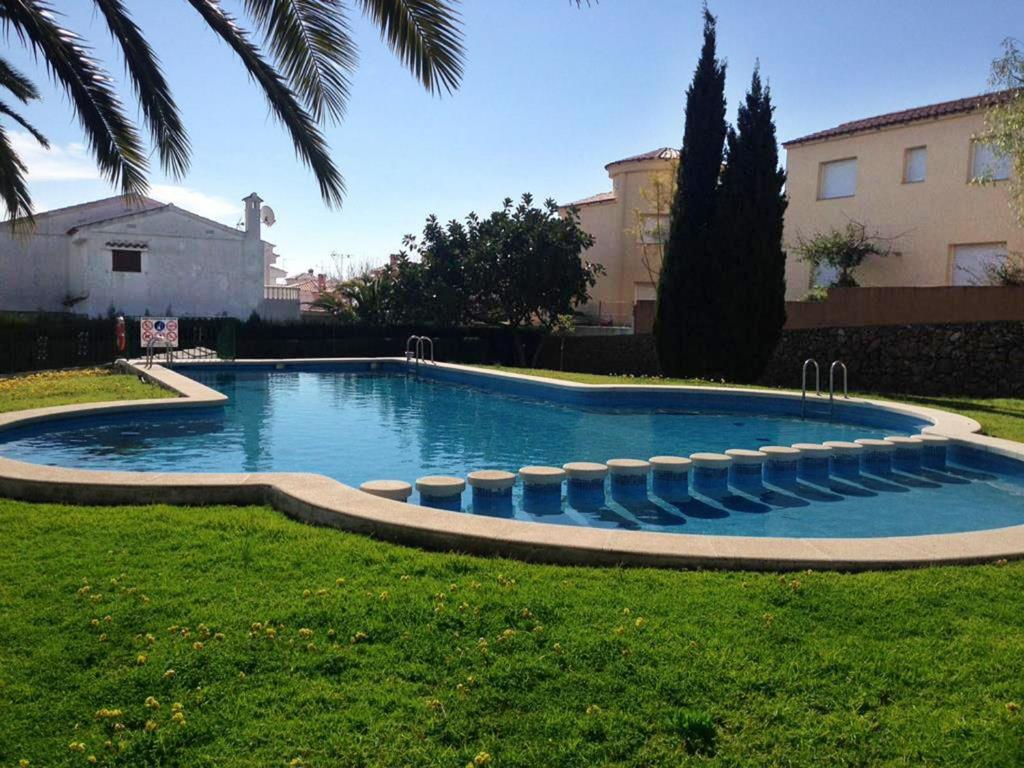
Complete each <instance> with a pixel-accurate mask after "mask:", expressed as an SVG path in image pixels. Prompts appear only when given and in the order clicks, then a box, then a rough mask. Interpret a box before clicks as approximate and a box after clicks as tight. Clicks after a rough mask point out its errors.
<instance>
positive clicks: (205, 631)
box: [196, 624, 210, 638]
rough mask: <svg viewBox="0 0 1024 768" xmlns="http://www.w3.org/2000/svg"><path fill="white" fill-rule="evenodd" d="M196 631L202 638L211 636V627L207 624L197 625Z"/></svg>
mask: <svg viewBox="0 0 1024 768" xmlns="http://www.w3.org/2000/svg"><path fill="white" fill-rule="evenodd" d="M196 632H198V633H199V636H200V637H202V638H207V637H209V636H210V628H209V627H207V626H206V625H205V624H200V625H199V626H198V627H196Z"/></svg>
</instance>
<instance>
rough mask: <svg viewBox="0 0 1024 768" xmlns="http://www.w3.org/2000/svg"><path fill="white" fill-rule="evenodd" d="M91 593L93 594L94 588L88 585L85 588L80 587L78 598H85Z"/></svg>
mask: <svg viewBox="0 0 1024 768" xmlns="http://www.w3.org/2000/svg"><path fill="white" fill-rule="evenodd" d="M90 592H92V587H90V586H89V585H88V584H86V585H85V586H84V587H79V588H78V596H79V597H85V596H86V595H88V594H89V593H90Z"/></svg>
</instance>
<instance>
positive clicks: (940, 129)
mask: <svg viewBox="0 0 1024 768" xmlns="http://www.w3.org/2000/svg"><path fill="white" fill-rule="evenodd" d="M1006 96H1007V93H1006V92H1002V93H994V94H986V95H983V96H975V97H972V98H967V99H959V100H957V101H948V102H943V103H941V104H932V105H929V106H925V107H917V108H915V109H908V110H904V111H902V112H894V113H891V114H887V115H879V116H878V117H871V118H867V119H863V120H855V121H853V122H849V123H843V124H842V125H838V126H836V127H835V128H830V129H828V130H825V131H821V132H818V133H813V134H811V135H809V136H803V137H801V138H798V139H794V140H793V141H790V142H787V143H785V144H784V145H783V146H784V147H785V148H786V153H787V155H786V156H787V160H786V171H787V182H786V193H787V196H788V198H789V208H788V209H787V211H786V227H785V235H784V242H785V244H786V247H787V250H788V251H789V254H790V255H789V258H788V259H787V264H786V284H787V288H786V298H787V299H790V300H799V299H802V298H804V297H805V296H806V294H807V292H808V290H809V289H810V288H811V287H813V286H815V285H828V284H829V283H830V282H831V281H832V279H833V277H834V276H833V275H829V274H820V273H819V274H817V275H813V274H811V272H812V270H811V269H810V266H809V265H808V264H807V263H806V262H804V261H801V260H800V259H799V258H798V257H797V256H796V255H795V254H794V253H793V250H794V247H795V246H796V244H797V243H798V242H799V239H800V237H801V236H802V237H803V238H805V239H807V238H811V237H813V236H814V235H815V234H817V233H821V232H826V231H828V230H829V229H831V228H836V229H841V228H843V227H845V226H846V225H847V223H848V222H850V221H855V222H858V223H860V224H863V225H864V226H865V228H866V230H867V232H868V233H869V234H875V233H877V234H878V235H880V236H881V237H883V238H888V239H890V240H889V243H888V244H889V246H890V247H891V249H892V253H891V254H890V255H889V256H887V257H884V258H882V257H873V258H869V259H868V260H867V261H866V262H865V263H864V264H863V265H861V267H860V268H859V269H858V270H857V271H856V272H855V277H856V279H857V281H858V283H859V284H860V285H862V286H938V285H972V284H980V283H983V282H984V280H985V277H986V274H985V273H986V265H987V264H991V263H993V262H995V261H998V260H1001V259H1004V258H1006V254H1007V252H1024V228H1022V227H1021V226H1020V225H1019V224H1018V223H1017V222H1016V221H1015V219H1014V216H1013V214H1012V212H1011V210H1010V208H1009V204H1008V203H1009V199H1008V193H1007V183H1008V179H1009V177H1010V174H1011V164H1010V162H1009V159H1008V158H1006V157H999V156H997V155H996V154H995V153H993V151H992V149H991V148H990V147H989V146H987V145H985V144H984V143H983V142H981V141H979V140H978V137H979V136H981V135H982V134H983V132H984V130H985V111H986V109H988V108H989V107H991V106H992V105H994V104H996V103H999V102H1000V101H1001V100H1004V99H1005V98H1006ZM981 178H984V179H986V180H988V181H990V182H991V183H987V184H979V183H977V180H978V179H981Z"/></svg>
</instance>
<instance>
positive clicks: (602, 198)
mask: <svg viewBox="0 0 1024 768" xmlns="http://www.w3.org/2000/svg"><path fill="white" fill-rule="evenodd" d="M614 199H615V193H614V192H598V193H597V194H596V195H591V196H590V197H584V198H583V199H582V200H576V201H575V202H572V203H569V205H575V206H580V205H593V204H594V203H606V202H608V201H609V200H614Z"/></svg>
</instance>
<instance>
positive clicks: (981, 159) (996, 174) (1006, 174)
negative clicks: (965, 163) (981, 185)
mask: <svg viewBox="0 0 1024 768" xmlns="http://www.w3.org/2000/svg"><path fill="white" fill-rule="evenodd" d="M1008 178H1010V156H1009V155H1004V154H1002V153H1001V152H1000V151H999V150H998V149H997V148H996V147H994V146H992V145H991V144H985V143H984V142H981V141H975V142H972V143H971V180H972V181H981V180H984V181H1002V180H1004V179H1008Z"/></svg>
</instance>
